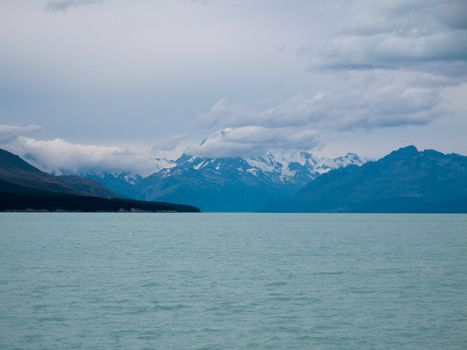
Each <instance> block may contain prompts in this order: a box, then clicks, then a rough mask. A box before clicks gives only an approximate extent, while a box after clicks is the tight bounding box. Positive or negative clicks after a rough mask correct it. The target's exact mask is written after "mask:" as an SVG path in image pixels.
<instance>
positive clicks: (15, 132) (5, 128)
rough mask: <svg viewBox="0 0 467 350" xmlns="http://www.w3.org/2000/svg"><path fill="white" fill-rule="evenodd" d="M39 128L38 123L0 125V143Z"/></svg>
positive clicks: (33, 131) (28, 133) (13, 139)
mask: <svg viewBox="0 0 467 350" xmlns="http://www.w3.org/2000/svg"><path fill="white" fill-rule="evenodd" d="M41 129H42V128H41V127H40V126H38V125H28V126H17V125H0V145H2V144H6V143H9V142H12V141H15V140H16V139H18V138H19V137H20V136H24V135H30V134H33V133H35V132H38V131H40V130H41Z"/></svg>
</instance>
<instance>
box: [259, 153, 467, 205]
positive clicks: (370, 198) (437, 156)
mask: <svg viewBox="0 0 467 350" xmlns="http://www.w3.org/2000/svg"><path fill="white" fill-rule="evenodd" d="M261 211H273V212H466V211H467V157H464V156H461V155H458V154H443V153H440V152H437V151H433V150H426V151H421V152H420V151H418V150H417V149H416V148H415V147H414V146H409V147H405V148H401V149H399V150H397V151H394V152H392V153H390V154H389V155H387V156H385V157H383V158H381V159H380V160H378V161H375V162H368V163H366V164H364V165H363V166H361V167H355V166H349V167H346V168H342V169H337V170H333V171H331V172H329V173H327V174H324V175H322V176H321V177H319V178H317V179H316V180H315V181H312V182H310V183H309V184H307V185H306V186H305V187H303V188H302V189H301V190H300V191H299V192H298V193H297V194H296V195H294V196H292V197H288V198H284V199H282V200H275V201H269V202H268V203H266V204H265V205H264V206H263V207H262V209H261Z"/></svg>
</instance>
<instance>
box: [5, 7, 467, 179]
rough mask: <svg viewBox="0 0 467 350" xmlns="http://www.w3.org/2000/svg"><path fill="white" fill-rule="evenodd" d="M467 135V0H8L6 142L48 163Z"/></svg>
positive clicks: (322, 149) (438, 142)
mask: <svg viewBox="0 0 467 350" xmlns="http://www.w3.org/2000/svg"><path fill="white" fill-rule="evenodd" d="M465 135H467V1H465V0H444V1H438V0H436V1H432V0H405V1H402V0H392V1H373V0H354V1H353V0H345V1H343V0H334V1H313V0H289V1H284V0H282V1H276V0H252V1H247V0H245V1H240V0H167V1H164V0H159V1H149V0H132V1H123V0H30V1H28V0H1V1H0V148H5V149H8V150H11V151H14V152H16V153H18V154H20V155H23V156H24V155H27V156H29V157H30V158H32V159H36V160H38V161H39V162H40V163H41V164H44V165H45V166H46V167H50V168H68V169H72V170H75V171H81V170H85V169H87V168H93V167H102V168H112V167H113V168H126V169H134V170H137V171H139V172H151V171H152V170H153V169H152V168H151V167H153V165H150V164H148V162H147V159H148V157H160V156H170V157H175V156H176V155H178V154H180V153H181V152H186V153H190V154H196V155H202V156H237V155H238V156H241V155H253V154H261V153H264V152H267V151H273V150H280V151H282V152H295V151H298V150H310V151H311V152H312V153H314V154H317V155H320V156H326V157H334V156H339V155H342V154H345V153H347V152H355V153H357V154H359V155H361V156H363V157H369V158H378V157H380V156H383V155H384V154H386V153H388V152H390V151H391V150H393V149H396V148H399V147H402V146H406V145H409V144H414V145H416V146H417V147H418V148H421V149H426V148H433V149H437V150H440V151H443V152H448V153H450V152H456V153H461V154H467V141H466V139H467V137H466V136H465ZM203 141H204V142H203Z"/></svg>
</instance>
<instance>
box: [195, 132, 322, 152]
mask: <svg viewBox="0 0 467 350" xmlns="http://www.w3.org/2000/svg"><path fill="white" fill-rule="evenodd" d="M317 144H318V139H317V135H316V133H315V132H313V131H311V130H300V129H297V128H265V127H260V126H243V127H239V128H225V129H223V130H220V131H217V132H215V133H214V134H212V135H210V136H209V137H207V138H206V139H205V140H204V141H203V142H202V143H201V144H200V145H195V146H191V147H189V148H188V149H187V150H186V153H188V154H191V155H198V156H208V157H231V156H242V155H259V154H264V153H266V152H268V151H271V150H274V149H281V150H284V149H308V148H311V147H314V146H316V145H317Z"/></svg>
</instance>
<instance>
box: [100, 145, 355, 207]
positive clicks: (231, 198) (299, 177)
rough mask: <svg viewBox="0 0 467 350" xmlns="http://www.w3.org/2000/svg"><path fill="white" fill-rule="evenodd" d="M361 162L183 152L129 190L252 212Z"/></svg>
mask: <svg viewBox="0 0 467 350" xmlns="http://www.w3.org/2000/svg"><path fill="white" fill-rule="evenodd" d="M362 163H363V161H362V160H361V159H360V158H359V157H358V156H357V155H356V154H351V153H350V154H348V155H346V156H344V157H339V158H336V159H324V158H319V159H318V158H315V157H313V156H312V155H311V154H310V153H308V152H300V153H298V154H293V155H287V156H284V155H274V154H272V153H267V154H266V155H264V156H258V157H245V158H242V157H224V158H210V157H198V156H190V155H182V156H181V157H180V158H179V159H177V160H176V162H175V166H173V167H170V168H167V169H162V170H161V171H159V172H156V173H154V174H153V175H151V176H149V177H147V178H144V179H141V180H139V181H138V183H137V184H136V185H135V192H134V193H136V194H137V196H138V197H136V198H140V199H145V200H164V201H175V202H184V203H193V204H194V205H196V206H198V207H200V208H201V209H202V210H203V211H255V210H257V209H258V208H260V207H261V205H262V204H263V203H264V202H265V201H267V200H271V199H275V198H281V197H283V196H288V195H290V194H291V193H294V192H296V191H297V190H298V189H299V188H301V187H302V186H303V185H305V184H306V183H308V182H309V181H311V180H313V179H315V178H317V177H318V176H320V175H321V174H323V173H325V172H328V171H330V170H331V169H334V168H339V167H343V166H347V165H349V164H357V165H361V164H362ZM96 180H97V179H96ZM111 188H112V189H113V190H115V187H111Z"/></svg>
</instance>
